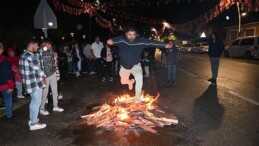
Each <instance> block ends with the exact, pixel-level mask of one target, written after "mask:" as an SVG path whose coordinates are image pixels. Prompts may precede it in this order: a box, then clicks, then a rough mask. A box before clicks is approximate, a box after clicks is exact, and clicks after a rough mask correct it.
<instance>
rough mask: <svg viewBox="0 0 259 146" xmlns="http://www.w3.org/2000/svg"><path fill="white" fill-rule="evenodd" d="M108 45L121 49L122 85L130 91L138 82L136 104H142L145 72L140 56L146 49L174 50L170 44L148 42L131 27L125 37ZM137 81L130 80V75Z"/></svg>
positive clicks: (111, 41) (112, 39) (111, 40)
mask: <svg viewBox="0 0 259 146" xmlns="http://www.w3.org/2000/svg"><path fill="white" fill-rule="evenodd" d="M107 44H108V45H116V46H118V47H119V58H120V64H121V68H120V77H121V84H123V85H126V84H127V85H128V86H129V90H132V89H133V84H134V83H135V81H136V86H135V97H136V103H140V102H142V99H141V92H142V86H143V72H142V68H141V65H140V56H141V53H142V50H143V49H145V48H151V47H153V48H154V47H157V48H167V49H169V48H172V46H171V45H170V44H165V43H160V42H157V41H153V40H148V39H145V38H143V37H138V36H137V31H136V29H135V28H134V27H129V28H128V29H127V30H126V32H125V36H124V35H123V36H118V37H115V38H111V39H109V40H108V41H107ZM131 74H132V75H133V76H134V78H135V79H131V80H130V79H129V76H130V75H131Z"/></svg>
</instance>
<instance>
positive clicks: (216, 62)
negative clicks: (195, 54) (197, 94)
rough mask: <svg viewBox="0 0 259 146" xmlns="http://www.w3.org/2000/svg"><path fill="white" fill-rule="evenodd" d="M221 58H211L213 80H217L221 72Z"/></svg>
mask: <svg viewBox="0 0 259 146" xmlns="http://www.w3.org/2000/svg"><path fill="white" fill-rule="evenodd" d="M219 59H220V58H219V57H211V58H210V64H211V72H212V79H214V80H216V79H217V77H218V71H219Z"/></svg>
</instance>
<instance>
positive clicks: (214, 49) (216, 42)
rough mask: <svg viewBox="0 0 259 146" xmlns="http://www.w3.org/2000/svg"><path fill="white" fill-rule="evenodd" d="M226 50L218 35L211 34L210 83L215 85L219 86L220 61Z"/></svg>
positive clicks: (209, 52)
mask: <svg viewBox="0 0 259 146" xmlns="http://www.w3.org/2000/svg"><path fill="white" fill-rule="evenodd" d="M224 49H225V47H224V43H223V41H222V40H221V39H219V37H218V36H217V34H216V33H214V32H213V33H211V35H210V40H209V51H208V54H209V57H210V63H211V72H212V77H211V79H209V80H208V81H209V82H211V83H212V84H214V85H216V84H217V77H218V68H219V61H220V56H221V54H222V52H223V51H224Z"/></svg>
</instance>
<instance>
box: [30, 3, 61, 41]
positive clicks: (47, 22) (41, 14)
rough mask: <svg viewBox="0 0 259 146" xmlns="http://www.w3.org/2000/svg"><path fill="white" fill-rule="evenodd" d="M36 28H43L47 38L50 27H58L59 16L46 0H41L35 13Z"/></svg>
mask: <svg viewBox="0 0 259 146" xmlns="http://www.w3.org/2000/svg"><path fill="white" fill-rule="evenodd" d="M34 28H35V29H42V31H43V33H44V36H45V38H48V29H56V28H57V18H56V15H55V14H54V12H53V11H52V9H51V8H50V6H49V4H48V2H47V1H46V0H41V1H40V4H39V6H38V8H37V11H36V13H35V15H34Z"/></svg>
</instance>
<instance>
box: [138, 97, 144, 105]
mask: <svg viewBox="0 0 259 146" xmlns="http://www.w3.org/2000/svg"><path fill="white" fill-rule="evenodd" d="M142 102H145V100H142V99H141V98H136V104H139V103H142Z"/></svg>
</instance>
